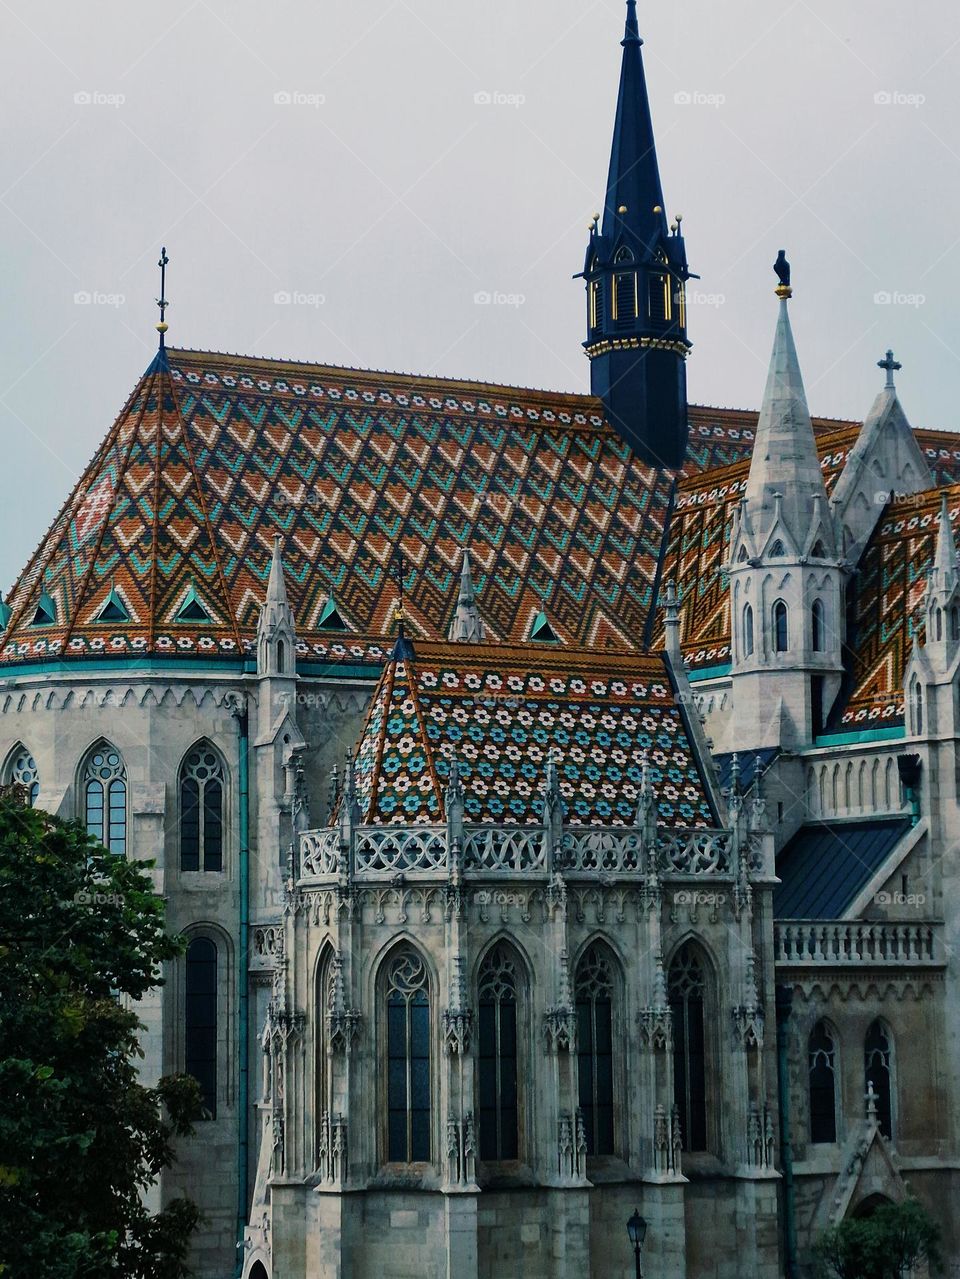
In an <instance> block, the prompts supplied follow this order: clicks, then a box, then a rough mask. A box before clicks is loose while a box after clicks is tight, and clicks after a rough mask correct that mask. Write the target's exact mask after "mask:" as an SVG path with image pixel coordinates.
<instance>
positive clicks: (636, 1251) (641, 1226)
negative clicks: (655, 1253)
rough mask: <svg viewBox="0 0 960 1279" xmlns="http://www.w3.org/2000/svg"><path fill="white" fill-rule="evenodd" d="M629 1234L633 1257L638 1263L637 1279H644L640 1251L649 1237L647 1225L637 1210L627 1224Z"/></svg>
mask: <svg viewBox="0 0 960 1279" xmlns="http://www.w3.org/2000/svg"><path fill="white" fill-rule="evenodd" d="M627 1234H628V1235H629V1236H630V1242H631V1243H632V1244H633V1255H634V1257H635V1258H636V1261H637V1279H643V1271H642V1270H641V1269H640V1251H641V1249H642V1248H643V1241H644V1239H645V1238H646V1236H647V1223H646V1222H645V1221H644V1219H643V1218H642V1217H641V1216H640V1213H639V1212H638V1211H637V1210H636V1209H634V1212H633V1216H632V1217H631V1218H630V1220H629V1221H628V1222H627Z"/></svg>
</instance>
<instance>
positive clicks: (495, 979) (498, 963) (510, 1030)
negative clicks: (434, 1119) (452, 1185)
mask: <svg viewBox="0 0 960 1279" xmlns="http://www.w3.org/2000/svg"><path fill="white" fill-rule="evenodd" d="M517 984H518V983H517V965H516V963H515V961H514V959H513V957H512V955H511V954H510V952H509V951H508V950H507V949H506V947H504V946H496V947H494V949H493V950H491V951H490V952H489V954H487V955H486V957H485V958H484V961H483V963H482V964H481V965H480V974H479V977H478V981H477V988H478V989H477V994H478V1003H479V1010H480V1018H479V1044H478V1054H477V1094H478V1098H479V1105H478V1107H477V1109H478V1118H479V1122H480V1158H481V1159H485V1160H495V1159H516V1158H517V1155H518V1146H519V1142H518V1133H519V1126H518V1119H519V1114H518V1107H517Z"/></svg>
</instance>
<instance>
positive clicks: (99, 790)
mask: <svg viewBox="0 0 960 1279" xmlns="http://www.w3.org/2000/svg"><path fill="white" fill-rule="evenodd" d="M83 795H84V816H85V821H86V827H87V833H88V834H90V835H92V836H93V837H94V838H95V839H99V841H100V843H101V844H103V846H104V847H105V848H108V849H109V850H110V852H111V853H116V854H117V855H118V856H119V857H123V856H124V855H125V854H126V851H127V770H126V768H125V767H124V763H123V757H122V755H121V754H120V752H119V751H118V750H117V749H116V748H115V747H113V746H111V745H110V744H109V742H101V743H100V745H99V746H95V747H94V748H93V750H92V751H91V752H90V754H89V756H88V757H87V763H86V767H85V769H84V774H83Z"/></svg>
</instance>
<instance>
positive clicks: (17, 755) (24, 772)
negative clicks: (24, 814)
mask: <svg viewBox="0 0 960 1279" xmlns="http://www.w3.org/2000/svg"><path fill="white" fill-rule="evenodd" d="M2 779H3V783H4V785H5V786H22V787H23V789H24V791H25V793H26V795H27V800H28V802H29V804H30V807H31V808H32V807H33V806H34V804H36V802H37V797H38V796H39V794H40V770H39V768H38V767H37V761H36V759H35V758H34V756H33V753H32V751H29V750H28V749H27V748H26V746H24V744H23V742H17V744H16V746H14V748H13V749H12V750H11V751H10V753H9V755H8V756H7V759H6V763H5V764H4V766H3V774H2Z"/></svg>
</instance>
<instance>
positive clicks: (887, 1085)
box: [864, 1021, 893, 1141]
mask: <svg viewBox="0 0 960 1279" xmlns="http://www.w3.org/2000/svg"><path fill="white" fill-rule="evenodd" d="M864 1075H865V1079H864V1084H865V1088H869V1086H870V1084H873V1091H874V1095H875V1096H876V1099H877V1122H878V1124H879V1125H880V1131H881V1132H882V1133H883V1135H884V1136H885V1137H886V1139H887V1140H888V1141H890V1140H891V1139H892V1136H893V1112H892V1106H891V1095H892V1088H891V1075H892V1070H891V1049H890V1036H889V1035H888V1034H887V1030H886V1028H885V1027H884V1025H883V1023H882V1022H879V1021H875V1022H874V1023H873V1025H872V1026H871V1027H870V1029H869V1030H868V1031H867V1037H866V1040H865V1041H864Z"/></svg>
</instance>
